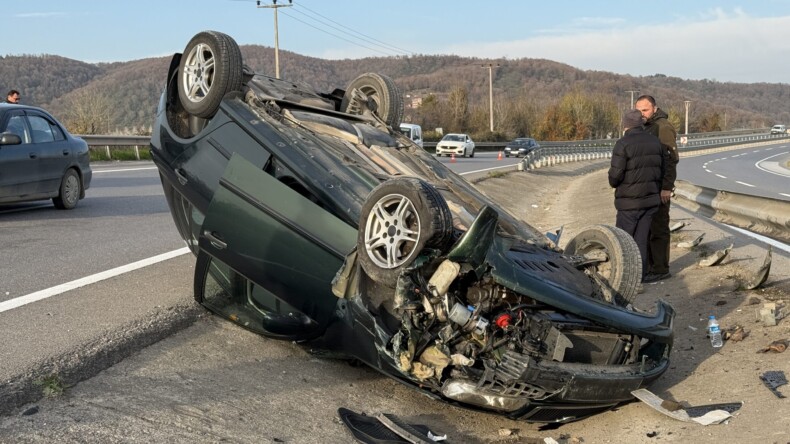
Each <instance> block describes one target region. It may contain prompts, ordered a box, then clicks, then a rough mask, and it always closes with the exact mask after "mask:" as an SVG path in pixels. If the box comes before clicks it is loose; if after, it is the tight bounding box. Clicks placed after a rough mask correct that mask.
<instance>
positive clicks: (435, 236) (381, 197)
mask: <svg viewBox="0 0 790 444" xmlns="http://www.w3.org/2000/svg"><path fill="white" fill-rule="evenodd" d="M452 223H453V219H452V214H451V213H450V208H449V207H448V206H447V202H446V201H445V200H444V197H443V196H442V195H441V194H440V193H439V191H437V190H436V188H434V187H433V186H431V185H430V184H428V183H427V182H425V181H424V180H420V179H417V178H397V179H391V180H388V181H386V182H384V183H382V184H380V185H379V186H377V187H376V188H374V189H373V191H371V193H370V195H368V198H367V200H366V201H365V204H364V205H363V206H362V213H361V217H360V221H359V235H358V238H357V251H358V255H357V256H358V258H359V262H360V265H361V266H362V269H363V270H364V271H365V273H366V274H367V276H368V277H370V278H371V279H372V280H373V281H375V282H377V283H379V284H382V285H385V286H387V287H389V288H395V286H396V284H397V280H398V276H399V275H400V274H401V272H402V270H403V269H405V268H407V267H409V266H410V265H411V264H412V263H413V262H414V260H415V259H416V258H417V257H418V256H419V255H420V253H421V252H422V251H423V250H424V249H425V248H434V249H437V250H440V251H444V250H445V249H446V248H448V247H449V244H450V241H451V240H452Z"/></svg>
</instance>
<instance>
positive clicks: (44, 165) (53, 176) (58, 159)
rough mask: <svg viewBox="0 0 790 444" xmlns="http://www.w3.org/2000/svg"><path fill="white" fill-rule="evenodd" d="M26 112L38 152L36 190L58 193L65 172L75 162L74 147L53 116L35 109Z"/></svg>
mask: <svg viewBox="0 0 790 444" xmlns="http://www.w3.org/2000/svg"><path fill="white" fill-rule="evenodd" d="M26 114H27V122H28V125H29V126H30V135H31V137H32V145H33V146H34V148H35V150H36V152H37V153H38V164H39V167H38V170H39V181H38V184H37V185H36V192H37V193H39V194H50V195H51V194H56V193H58V192H59V189H60V182H61V179H62V178H63V174H64V173H65V172H66V169H67V168H68V167H69V166H71V164H72V162H73V159H74V153H73V152H72V151H73V149H72V147H70V146H69V143H68V141H67V140H66V137H65V136H64V135H63V132H62V131H61V130H60V128H59V127H58V125H57V124H56V123H55V122H54V121H53V120H52V118H51V117H49V116H47V115H45V114H43V113H41V112H38V111H35V110H28V111H26Z"/></svg>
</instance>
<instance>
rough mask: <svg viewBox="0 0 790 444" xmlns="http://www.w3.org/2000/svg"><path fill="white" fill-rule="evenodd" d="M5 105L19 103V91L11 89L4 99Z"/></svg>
mask: <svg viewBox="0 0 790 444" xmlns="http://www.w3.org/2000/svg"><path fill="white" fill-rule="evenodd" d="M5 102H6V103H19V91H17V90H15V89H12V90H11V91H8V94H6V97H5Z"/></svg>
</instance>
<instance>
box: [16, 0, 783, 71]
mask: <svg viewBox="0 0 790 444" xmlns="http://www.w3.org/2000/svg"><path fill="white" fill-rule="evenodd" d="M271 4H272V0H261V5H262V6H264V5H271ZM284 4H285V5H287V4H288V0H279V1H278V5H284ZM0 6H2V10H3V16H4V19H3V25H2V31H1V33H0V55H21V54H56V55H60V56H63V57H68V58H71V59H76V60H80V61H84V62H89V63H96V62H113V61H129V60H137V59H142V58H147V57H156V56H165V55H170V54H172V53H174V52H182V51H183V49H184V46H186V43H187V42H188V41H189V39H190V38H191V37H192V36H193V35H194V34H196V33H198V32H200V31H203V30H209V29H211V30H216V31H221V32H224V33H226V34H229V35H230V36H232V37H233V38H234V39H235V40H236V41H237V42H238V43H239V44H258V45H264V46H269V47H273V46H274V34H275V33H274V9H272V8H262V7H261V8H259V7H257V5H256V2H255V1H254V0H189V1H186V0H126V1H123V0H0ZM277 11H278V13H277V19H278V27H277V28H278V31H279V47H280V50H281V51H282V50H288V51H293V52H295V53H298V54H302V55H306V56H311V57H318V58H323V59H346V58H361V57H372V56H374V57H378V56H408V55H415V54H424V55H447V54H455V55H460V56H469V57H482V58H488V59H501V61H503V62H506V61H507V60H513V59H519V58H539V59H549V60H554V61H557V62H561V63H566V64H568V65H571V66H574V67H576V68H580V69H584V70H595V71H608V72H615V73H619V74H630V75H634V76H647V75H653V74H664V75H667V76H673V77H680V78H683V79H696V80H699V79H709V80H716V81H721V82H738V83H756V82H768V83H790V0H749V1H747V0H737V1H735V0H718V1H713V0H684V1H676V0H665V1H653V2H647V1H643V2H635V1H629V2H626V1H619V0H614V1H607V2H603V1H591V0H586V1H563V0H555V1H533V0H474V1H472V0H421V1H416V0H388V1H380V0H293V5H292V6H286V7H281V8H278V9H277Z"/></svg>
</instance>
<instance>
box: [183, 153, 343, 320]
mask: <svg viewBox="0 0 790 444" xmlns="http://www.w3.org/2000/svg"><path fill="white" fill-rule="evenodd" d="M356 236H357V231H356V229H355V228H352V227H350V226H349V225H348V224H346V223H344V222H343V221H341V220H339V219H337V218H336V217H334V216H333V215H332V214H330V213H328V212H326V211H324V210H323V209H321V208H320V207H319V206H318V205H316V204H314V203H313V202H311V201H310V200H308V199H306V198H304V197H303V196H301V195H299V194H298V193H297V192H295V191H294V190H292V189H291V188H289V187H288V186H286V185H284V184H283V183H282V182H279V181H277V180H276V179H274V178H272V177H271V176H269V175H268V174H266V173H264V172H263V171H261V170H260V169H259V168H256V167H255V165H253V164H252V163H250V162H248V161H246V160H245V159H244V158H243V157H241V156H240V155H238V154H234V155H233V156H232V157H231V159H230V161H229V163H228V166H227V168H226V169H225V173H224V174H223V177H222V179H221V180H220V184H219V187H218V189H217V191H216V193H215V194H214V198H213V199H212V201H211V204H210V205H209V208H208V211H207V213H206V218H205V221H204V223H203V230H202V232H201V236H200V239H199V246H200V250H201V251H205V252H206V253H208V254H210V255H211V256H213V257H215V258H217V259H219V260H221V261H222V262H224V263H226V264H228V266H230V267H231V268H233V269H234V270H236V271H237V272H239V273H241V274H242V275H244V276H247V277H249V279H250V280H252V281H253V282H255V283H256V284H258V285H260V286H261V287H262V288H265V289H266V290H267V291H270V292H271V293H272V294H273V295H274V296H276V297H277V298H279V299H281V300H283V301H286V302H287V303H288V304H290V305H291V306H293V307H295V308H296V309H297V310H299V312H301V313H303V314H304V315H306V316H308V317H309V318H310V319H312V320H314V321H315V322H317V323H318V324H319V325H321V326H325V325H326V324H327V323H328V321H329V316H330V314H331V313H332V311H333V307H334V305H335V303H336V300H335V297H334V296H333V295H332V294H331V288H330V286H329V285H327V283H328V282H331V280H332V278H333V277H334V276H335V273H336V272H337V270H338V269H339V268H340V266H341V265H342V262H343V258H344V257H345V254H346V253H347V252H348V251H350V250H351V249H353V247H354V245H355V242H356ZM305 264H310V266H309V267H305V266H304V265H305Z"/></svg>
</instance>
